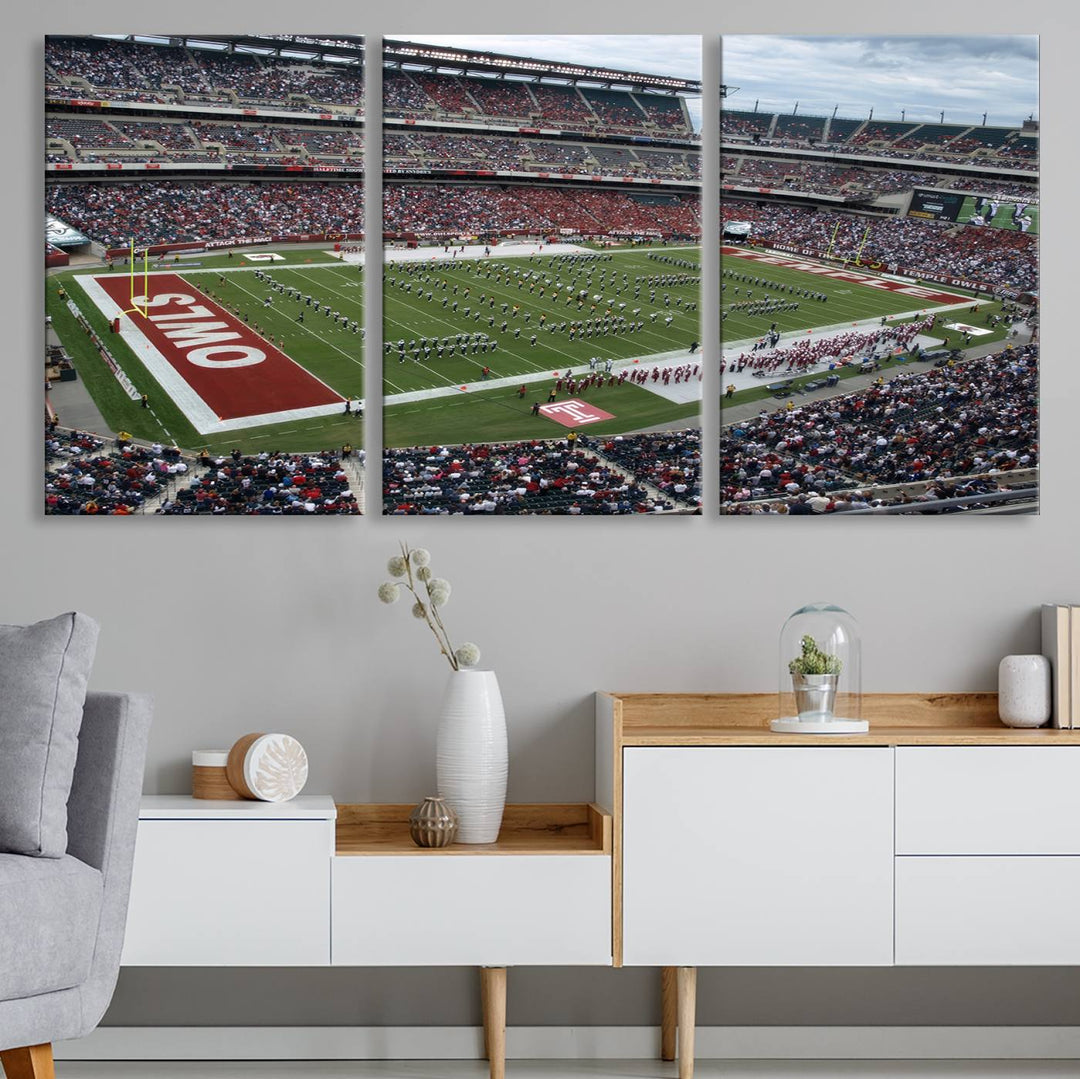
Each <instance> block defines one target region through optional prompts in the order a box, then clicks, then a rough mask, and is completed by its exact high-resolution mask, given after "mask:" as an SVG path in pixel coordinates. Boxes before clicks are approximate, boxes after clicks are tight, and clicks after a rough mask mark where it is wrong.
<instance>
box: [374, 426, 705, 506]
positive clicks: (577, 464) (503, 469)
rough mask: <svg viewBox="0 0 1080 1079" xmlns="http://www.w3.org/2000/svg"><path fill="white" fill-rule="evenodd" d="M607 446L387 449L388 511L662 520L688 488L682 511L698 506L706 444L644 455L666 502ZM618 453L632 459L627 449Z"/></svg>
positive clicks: (673, 443)
mask: <svg viewBox="0 0 1080 1079" xmlns="http://www.w3.org/2000/svg"><path fill="white" fill-rule="evenodd" d="M637 437H639V436H626V438H625V439H623V440H622V441H623V442H624V443H627V442H630V441H632V439H635V438H637ZM612 441H614V440H612ZM607 445H608V441H607V440H596V441H593V440H589V439H586V438H584V437H582V438H579V439H577V443H576V445H573V446H571V445H568V443H567V441H565V440H562V439H560V440H550V441H544V440H533V441H529V442H512V443H505V444H499V445H466V446H455V447H448V446H430V447H421V448H417V449H387V450H386V451H384V455H383V509H384V512H385V513H390V514H397V515H405V514H476V513H487V514H545V515H546V514H552V515H569V516H577V515H579V514H580V515H584V514H608V515H611V514H631V513H660V512H665V511H670V510H674V509H676V508H678V507H677V505H676V493H675V491H674V488H675V487H676V486H678V487H680V488H683V489H682V490H681V491H680V492H679V499H678V501H679V502H680V503H681V504H682V507H683V508H684V509H685V508H686V507H687V506H688V505H690V504H693V503H695V502H696V497H695V496H696V495H697V494H698V493H699V491H700V472H699V470H698V463H699V460H700V437H699V438H698V446H697V448H698V457H697V458H693V455H692V453H689V452H687V448H688V447H687V444H684V443H683V442H681V441H680V440H679V439H678V438H676V437H675V436H672V437H669V438H668V439H667V440H666V443H665V442H663V441H662V440H658V442H657V444H656V445H654V446H651V447H649V448H647V449H646V450H644V451H643V453H642V454H641V455H640V460H639V461H638V462H637V464H638V466H639V467H640V468H641V471H642V477H643V478H647V474H650V473H651V474H653V475H655V477H656V478H657V479H659V480H661V481H662V482H663V483H665V484H667V486H668V488H669V492H665V497H663V498H658V497H656V495H655V493H654V492H653V491H651V490H650V489H648V488H646V487H644V486H642V483H641V482H640V481H639V480H635V479H631V478H628V477H627V475H626V474H625V472H624V471H623V469H622V468H621V467H616V466H615V465H613V464H612V460H614V459H615V458H614V457H613V458H612V460H608V459H607V454H606V446H607ZM617 452H625V453H626V454H627V455H628V457H631V458H632V457H633V456H634V454H633V452H632V450H631V449H630V448H629V446H625V447H620V450H619V451H617ZM630 471H632V470H630ZM676 473H678V474H679V475H678V476H677V475H676ZM647 482H649V483H652V479H651V478H648V479H647ZM692 489H693V490H692Z"/></svg>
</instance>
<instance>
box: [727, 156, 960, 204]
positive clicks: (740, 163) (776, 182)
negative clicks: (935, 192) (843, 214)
mask: <svg viewBox="0 0 1080 1079" xmlns="http://www.w3.org/2000/svg"><path fill="white" fill-rule="evenodd" d="M722 172H723V178H724V182H725V183H734V184H736V185H738V184H743V185H750V186H753V187H762V186H767V187H784V188H789V189H790V190H792V191H802V192H809V193H814V194H827V195H845V194H846V195H852V196H865V195H887V194H890V193H892V192H895V191H910V190H911V189H912V188H913V187H931V186H933V185H934V184H935V183H936V182H937V181H938V179H939V177H937V176H934V175H933V174H926V173H921V172H911V171H908V170H904V169H870V168H860V167H858V166H852V165H823V164H819V163H818V162H816V161H800V160H798V159H794V158H779V159H778V158H772V157H770V158H759V157H748V156H741V157H740V156H729V155H725V156H724V160H723V165H722Z"/></svg>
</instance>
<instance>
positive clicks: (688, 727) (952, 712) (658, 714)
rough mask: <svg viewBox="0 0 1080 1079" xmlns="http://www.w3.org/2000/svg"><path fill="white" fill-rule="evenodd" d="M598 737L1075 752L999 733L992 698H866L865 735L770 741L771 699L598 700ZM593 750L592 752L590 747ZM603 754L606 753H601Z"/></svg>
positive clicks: (631, 741) (1042, 732)
mask: <svg viewBox="0 0 1080 1079" xmlns="http://www.w3.org/2000/svg"><path fill="white" fill-rule="evenodd" d="M597 696H598V708H599V712H598V714H599V715H600V716H601V717H605V716H606V717H608V724H609V725H610V726H609V727H608V730H607V735H606V737H613V738H614V741H615V743H616V745H617V747H619V748H621V747H625V746H759V745H760V746H785V745H787V746H814V745H829V746H950V745H957V746H979V745H1011V746H1021V745H1041V746H1048V745H1080V729H1076V730H1057V729H1053V728H1050V727H1039V728H1036V729H1034V730H1023V729H1016V728H1012V727H1006V726H1004V725H1003V724H1002V723H1001V722H1000V721H999V720H998V715H997V694H996V693H868V694H866V695H865V696H864V697H863V718H864V719H868V720H869V721H870V730H869V733H867V734H847V735H844V734H830V735H817V736H815V735H805V734H777V733H775V732H773V731H771V730H769V721H770V720H772V719H774V718H775V717H776V707H777V698H776V694H775V693H723V694H721V693H600V694H598V695H597ZM598 748H600V747H599V746H598ZM603 748H604V749H605V750H606V751H608V752H610V750H608V747H606V746H605V747H603Z"/></svg>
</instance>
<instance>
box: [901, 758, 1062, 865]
mask: <svg viewBox="0 0 1080 1079" xmlns="http://www.w3.org/2000/svg"><path fill="white" fill-rule="evenodd" d="M896 851H897V853H898V854H1075V855H1080V746H1046V747H1043V746H956V747H951V746H950V747H944V746H926V747H922V746H919V747H916V746H911V747H903V746H902V747H898V748H897V750H896Z"/></svg>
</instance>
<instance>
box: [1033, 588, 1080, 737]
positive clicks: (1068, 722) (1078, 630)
mask: <svg viewBox="0 0 1080 1079" xmlns="http://www.w3.org/2000/svg"><path fill="white" fill-rule="evenodd" d="M1042 650H1043V655H1044V656H1046V658H1047V659H1048V660H1050V669H1051V671H1052V678H1053V689H1052V691H1051V692H1052V696H1053V713H1052V717H1051V723H1052V724H1053V726H1055V727H1080V604H1075V603H1073V604H1069V603H1044V604H1043V607H1042Z"/></svg>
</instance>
